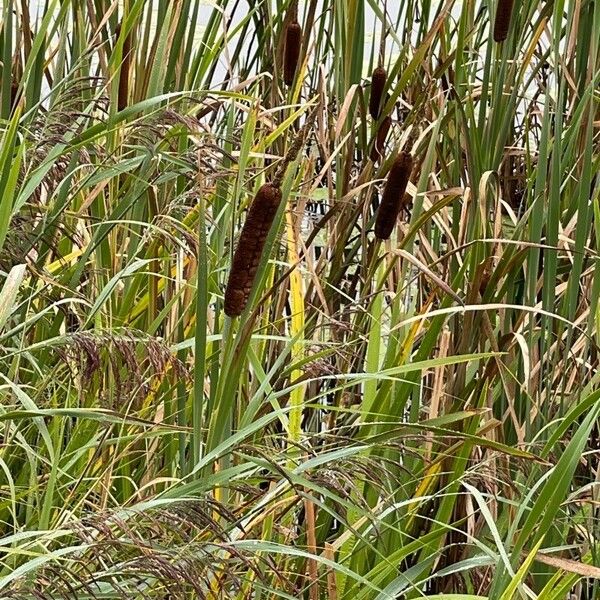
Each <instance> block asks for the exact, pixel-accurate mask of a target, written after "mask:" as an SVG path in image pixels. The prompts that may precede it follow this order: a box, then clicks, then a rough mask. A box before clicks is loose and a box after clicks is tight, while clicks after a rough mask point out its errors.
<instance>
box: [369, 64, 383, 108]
mask: <svg viewBox="0 0 600 600" xmlns="http://www.w3.org/2000/svg"><path fill="white" fill-rule="evenodd" d="M386 79H387V73H386V70H385V69H384V68H383V67H377V68H376V69H375V70H374V71H373V74H372V75H371V97H370V98H369V112H370V113H371V116H372V117H373V118H374V119H378V118H379V113H380V112H381V98H382V97H383V89H384V88H385V81H386Z"/></svg>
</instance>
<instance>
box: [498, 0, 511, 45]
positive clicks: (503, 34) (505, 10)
mask: <svg viewBox="0 0 600 600" xmlns="http://www.w3.org/2000/svg"><path fill="white" fill-rule="evenodd" d="M513 7H514V0H498V4H497V6H496V19H495V20H494V41H495V42H503V41H504V40H505V39H506V38H507V37H508V29H509V27H510V20H511V17H512V12H513Z"/></svg>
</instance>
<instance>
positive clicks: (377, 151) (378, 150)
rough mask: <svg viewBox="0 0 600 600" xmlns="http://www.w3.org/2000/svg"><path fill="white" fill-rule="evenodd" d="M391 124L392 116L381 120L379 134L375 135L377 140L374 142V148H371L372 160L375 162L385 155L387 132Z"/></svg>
mask: <svg viewBox="0 0 600 600" xmlns="http://www.w3.org/2000/svg"><path fill="white" fill-rule="evenodd" d="M391 124H392V119H391V118H390V117H386V118H385V119H383V121H381V124H380V125H379V129H378V130H377V135H376V136H375V142H374V143H373V148H371V160H372V161H373V162H375V161H377V160H378V159H379V158H380V157H381V156H383V149H384V147H385V140H386V138H387V134H388V131H389V130H390V126H391Z"/></svg>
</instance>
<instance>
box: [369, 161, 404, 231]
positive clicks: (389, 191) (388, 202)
mask: <svg viewBox="0 0 600 600" xmlns="http://www.w3.org/2000/svg"><path fill="white" fill-rule="evenodd" d="M412 164H413V159H412V155H411V154H409V153H408V152H400V154H399V155H398V157H397V158H396V160H395V161H394V163H393V164H392V168H391V169H390V172H389V173H388V177H387V181H386V182H385V188H384V190H383V197H382V198H381V204H380V206H379V208H378V209H377V216H376V217H375V235H376V236H377V237H378V238H379V239H380V240H387V239H388V238H389V237H390V235H392V231H393V230H394V226H395V225H396V220H397V219H398V213H399V212H400V208H401V206H402V202H403V199H404V192H406V186H407V185H408V180H409V179H410V172H411V170H412Z"/></svg>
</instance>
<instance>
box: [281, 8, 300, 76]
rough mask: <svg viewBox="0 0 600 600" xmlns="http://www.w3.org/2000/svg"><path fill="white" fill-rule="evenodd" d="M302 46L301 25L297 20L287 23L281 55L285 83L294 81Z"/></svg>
mask: <svg viewBox="0 0 600 600" xmlns="http://www.w3.org/2000/svg"><path fill="white" fill-rule="evenodd" d="M301 46H302V27H300V23H298V21H297V20H295V19H294V20H293V21H291V22H290V23H288V26H287V27H286V29H285V50H284V56H283V81H284V82H285V84H286V85H292V83H294V77H295V75H296V69H297V68H298V59H299V58H300V47H301Z"/></svg>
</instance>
